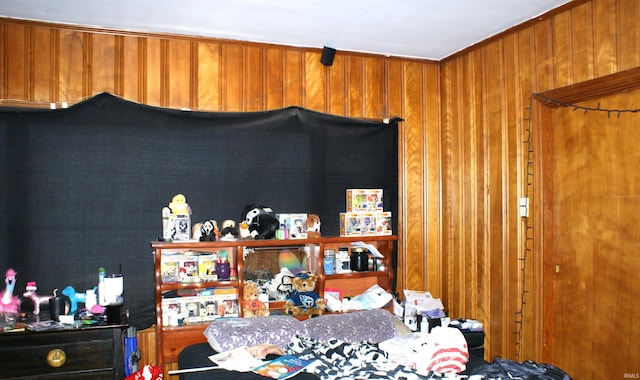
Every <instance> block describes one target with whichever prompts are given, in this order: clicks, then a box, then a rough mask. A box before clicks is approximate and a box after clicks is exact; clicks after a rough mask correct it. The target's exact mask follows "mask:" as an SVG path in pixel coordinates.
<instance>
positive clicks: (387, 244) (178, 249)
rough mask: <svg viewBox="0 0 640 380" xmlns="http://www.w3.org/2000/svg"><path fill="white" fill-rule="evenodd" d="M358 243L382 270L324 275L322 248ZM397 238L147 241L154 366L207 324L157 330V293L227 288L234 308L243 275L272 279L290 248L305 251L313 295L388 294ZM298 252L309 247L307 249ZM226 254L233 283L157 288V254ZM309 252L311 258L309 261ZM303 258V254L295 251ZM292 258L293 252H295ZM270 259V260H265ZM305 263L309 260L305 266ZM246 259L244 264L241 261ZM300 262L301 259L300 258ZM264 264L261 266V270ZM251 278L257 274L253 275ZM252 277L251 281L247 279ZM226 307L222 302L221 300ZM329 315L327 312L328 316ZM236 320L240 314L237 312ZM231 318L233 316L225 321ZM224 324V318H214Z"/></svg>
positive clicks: (199, 335)
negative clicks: (375, 255) (151, 263)
mask: <svg viewBox="0 0 640 380" xmlns="http://www.w3.org/2000/svg"><path fill="white" fill-rule="evenodd" d="M360 241H362V242H364V243H366V244H372V245H374V246H376V247H377V249H378V250H379V251H380V252H381V254H382V255H383V258H382V261H383V262H384V267H385V268H386V270H385V271H366V272H350V273H339V274H331V275H326V274H324V270H323V269H324V266H323V261H324V251H325V250H327V249H332V250H337V249H338V248H340V247H344V246H348V247H349V248H351V247H352V246H351V243H353V242H360ZM396 241H397V236H395V235H382V236H349V237H345V236H324V237H319V238H308V239H286V240H277V239H269V240H235V241H215V242H200V241H184V242H164V241H153V242H151V243H150V245H151V247H152V248H153V251H154V260H155V281H156V283H155V285H156V287H155V291H156V294H155V299H156V307H155V309H156V348H157V355H158V356H157V363H158V365H160V366H162V365H163V363H165V362H166V363H171V362H174V361H175V360H177V356H178V354H179V353H180V351H181V350H182V349H183V348H184V347H186V346H187V345H189V344H192V343H195V342H202V341H206V340H205V337H204V335H203V331H204V330H205V329H206V327H207V326H208V325H209V323H210V322H192V323H191V324H186V325H181V326H163V324H162V322H163V319H162V300H163V294H164V293H166V292H167V291H173V290H177V291H180V290H196V291H197V290H202V289H208V288H222V287H233V288H235V289H236V293H237V298H238V304H239V306H241V303H242V302H241V300H242V296H243V288H244V281H245V279H246V278H245V275H247V276H248V274H250V273H251V274H252V273H254V272H256V269H259V270H260V271H264V272H265V273H271V274H272V275H275V274H276V273H278V272H276V271H279V267H278V265H279V262H278V261H279V260H278V255H279V254H280V253H278V252H274V251H278V250H280V249H287V250H291V251H295V250H293V249H291V248H293V247H299V248H300V249H299V251H306V252H307V253H306V254H307V261H308V262H309V263H311V264H310V265H309V266H308V267H309V268H310V270H311V271H313V272H315V273H316V274H317V276H318V281H317V288H316V290H317V292H318V293H319V294H321V295H322V294H323V293H324V289H325V288H340V289H342V291H343V295H345V296H353V295H357V294H359V293H361V292H363V291H365V290H366V289H368V288H369V287H371V286H373V285H379V286H381V287H382V288H384V289H385V290H387V291H389V292H391V291H392V289H391V285H392V282H393V272H392V269H391V262H392V256H393V253H394V250H395V242H396ZM303 247H314V248H312V249H310V250H307V249H306V248H304V249H303ZM261 248H263V249H264V252H265V254H264V255H262V254H261V253H262V252H260V249H261ZM223 249H224V250H227V251H229V262H230V264H231V268H232V269H235V270H236V271H237V276H238V279H237V280H223V281H199V282H189V283H187V282H171V283H162V272H161V269H160V268H161V262H162V257H163V254H183V253H185V252H188V251H194V252H217V251H219V250H223ZM247 251H252V252H256V253H259V257H260V258H259V259H256V256H253V255H246V253H247ZM309 251H311V252H312V253H311V256H309V253H308V252H309ZM301 253H302V254H304V252H301ZM296 254H297V253H296ZM270 255H272V257H270ZM309 258H312V260H311V261H309ZM245 260H246V262H245ZM300 262H302V259H300ZM263 265H264V266H263ZM256 273H257V272H256ZM249 278H252V277H249ZM225 302H226V301H225ZM284 303H285V301H284V300H279V301H270V302H269V309H270V310H271V313H272V314H278V313H282V311H283V308H284ZM331 314H333V313H331ZM239 315H240V317H242V310H241V309H240V310H239ZM226 318H233V317H226ZM220 319H225V318H220Z"/></svg>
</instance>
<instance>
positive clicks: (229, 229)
mask: <svg viewBox="0 0 640 380" xmlns="http://www.w3.org/2000/svg"><path fill="white" fill-rule="evenodd" d="M220 227H222V229H221V230H220V240H231V241H233V240H236V239H237V238H238V227H237V226H236V221H235V220H231V219H227V220H223V221H222V225H221V226H220Z"/></svg>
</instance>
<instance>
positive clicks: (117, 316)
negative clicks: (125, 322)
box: [106, 303, 123, 325]
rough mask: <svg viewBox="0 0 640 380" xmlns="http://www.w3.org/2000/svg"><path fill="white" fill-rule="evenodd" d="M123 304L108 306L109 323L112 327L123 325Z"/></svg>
mask: <svg viewBox="0 0 640 380" xmlns="http://www.w3.org/2000/svg"><path fill="white" fill-rule="evenodd" d="M122 306H123V305H122V304H121V303H118V304H115V303H114V304H109V305H107V308H106V309H107V311H106V313H107V323H108V324H110V325H119V324H122Z"/></svg>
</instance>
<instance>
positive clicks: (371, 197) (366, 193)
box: [347, 189, 383, 212]
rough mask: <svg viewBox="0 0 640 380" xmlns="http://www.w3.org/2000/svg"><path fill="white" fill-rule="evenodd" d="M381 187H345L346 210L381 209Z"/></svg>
mask: <svg viewBox="0 0 640 380" xmlns="http://www.w3.org/2000/svg"><path fill="white" fill-rule="evenodd" d="M382 192H383V191H382V189H347V212H374V211H383V203H382Z"/></svg>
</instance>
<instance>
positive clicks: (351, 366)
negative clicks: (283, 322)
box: [287, 336, 467, 380]
mask: <svg viewBox="0 0 640 380" xmlns="http://www.w3.org/2000/svg"><path fill="white" fill-rule="evenodd" d="M287 351H288V352H287V353H289V354H293V355H298V356H300V357H302V358H305V359H316V362H315V363H314V364H312V366H311V367H309V368H307V371H308V372H311V373H313V374H315V375H316V376H318V377H320V378H321V379H323V380H333V379H371V380H375V379H380V380H382V379H396V380H414V379H416V380H431V379H433V380H435V379H466V378H467V377H466V376H453V377H451V376H449V377H446V376H440V375H437V374H434V373H428V374H419V373H418V372H417V371H416V370H415V369H413V368H410V367H408V366H405V365H400V364H397V363H395V362H393V361H391V360H389V359H388V357H387V354H386V353H385V352H384V351H383V350H382V349H380V348H379V347H378V345H377V344H373V343H368V342H358V343H344V342H341V341H339V340H335V339H332V340H329V342H327V343H326V344H320V343H318V342H316V341H315V340H314V339H312V338H304V337H300V336H296V337H295V338H294V339H293V341H292V342H291V343H290V344H289V346H288V348H287Z"/></svg>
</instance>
